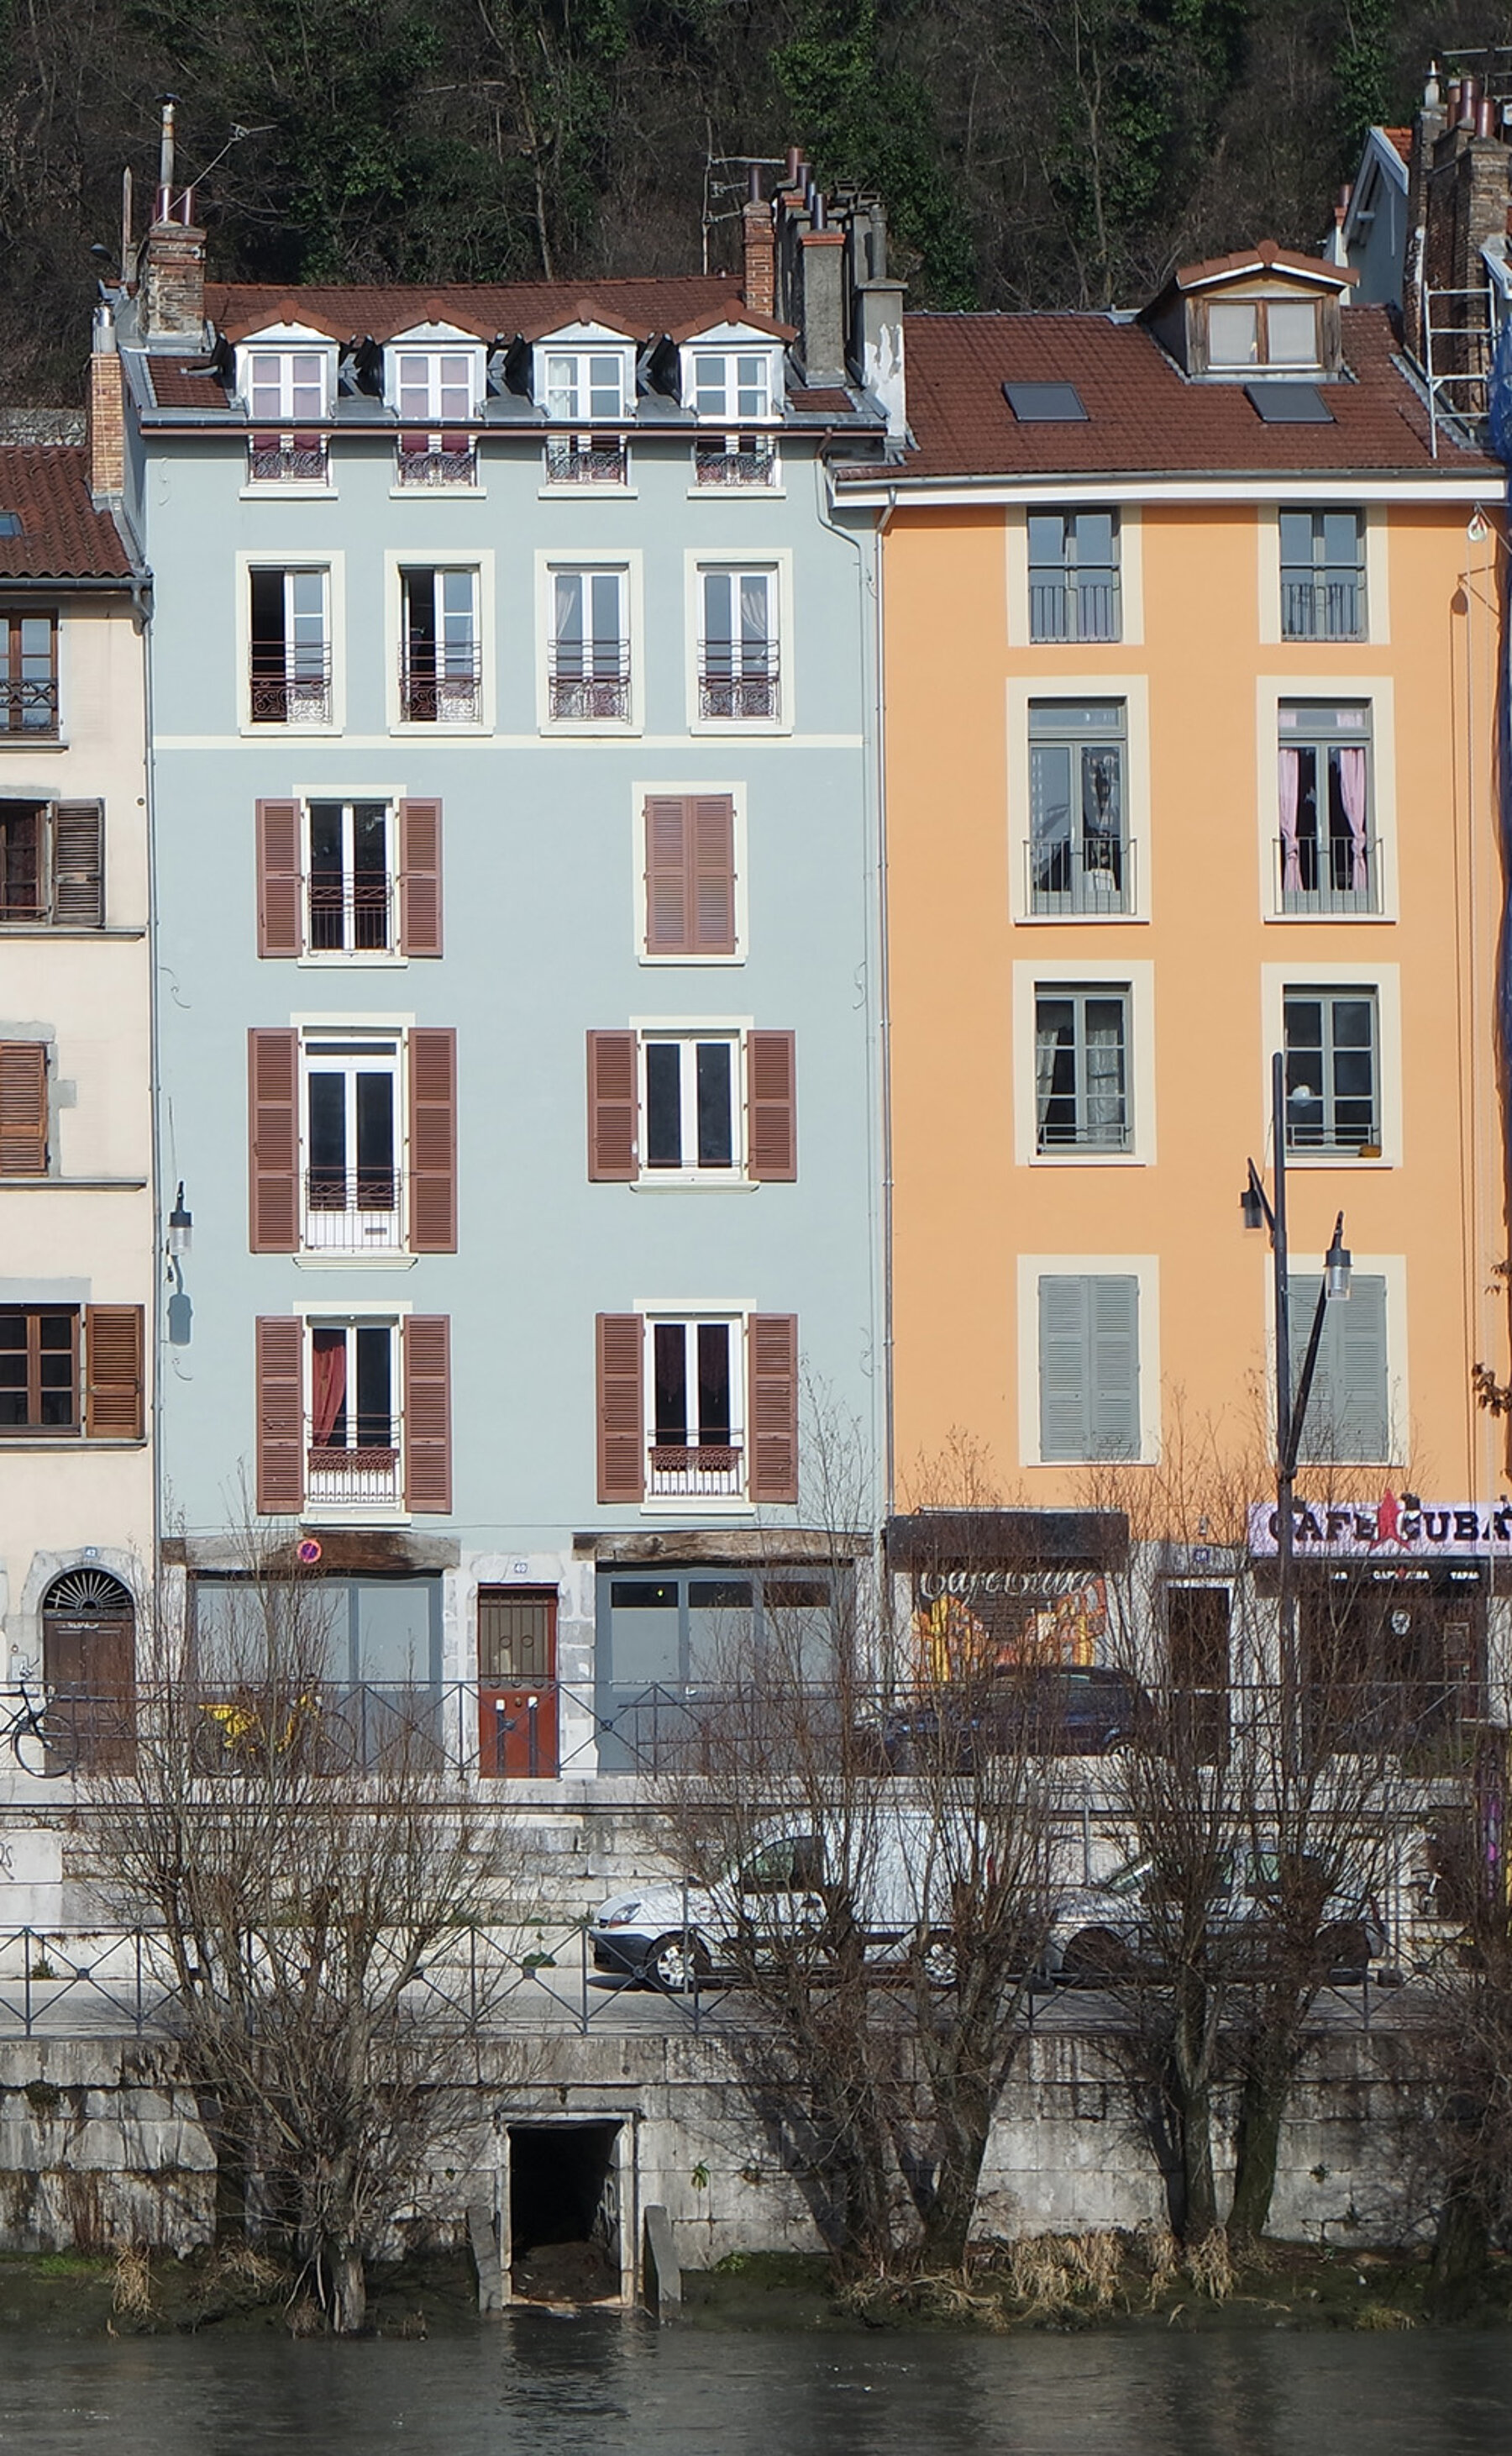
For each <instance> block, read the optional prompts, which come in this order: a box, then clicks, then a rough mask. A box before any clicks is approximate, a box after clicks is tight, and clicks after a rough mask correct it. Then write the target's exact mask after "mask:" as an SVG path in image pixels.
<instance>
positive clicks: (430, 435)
mask: <svg viewBox="0 0 1512 2456" xmlns="http://www.w3.org/2000/svg"><path fill="white" fill-rule="evenodd" d="M387 374H388V399H389V406H390V408H391V409H392V410H393V411H394V414H395V416H396V417H397V418H398V422H399V438H398V460H397V461H396V464H395V478H396V481H397V482H398V485H400V486H402V487H406V488H408V487H412V486H413V487H429V488H435V487H438V486H471V485H473V484H474V483H475V482H476V479H477V466H476V444H475V440H474V438H473V437H472V435H471V434H469V432H468V421H469V420H471V419H475V418H476V417H477V416H478V408H479V403H480V399H481V398H482V394H483V389H484V385H485V383H486V380H487V379H486V375H485V372H484V358H483V352H482V350H481V349H480V348H478V347H472V348H466V349H461V348H452V349H447V348H444V347H437V348H433V349H421V348H418V347H414V346H411V345H410V344H408V343H406V342H404V341H402V340H401V341H399V342H398V344H396V345H395V346H394V347H392V348H391V349H390V350H389V352H388V367H387Z"/></svg>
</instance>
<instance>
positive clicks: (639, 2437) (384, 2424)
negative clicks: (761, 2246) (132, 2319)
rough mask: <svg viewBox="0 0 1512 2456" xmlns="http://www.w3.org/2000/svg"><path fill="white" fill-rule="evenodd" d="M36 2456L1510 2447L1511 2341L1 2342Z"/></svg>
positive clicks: (842, 2455)
mask: <svg viewBox="0 0 1512 2456" xmlns="http://www.w3.org/2000/svg"><path fill="white" fill-rule="evenodd" d="M23 2448H24V2449H25V2450H26V2451H27V2456H92V2451H93V2450H95V2449H98V2450H99V2451H100V2456H106V2451H109V2456H269V2451H272V2450H277V2451H279V2456H285V2451H293V2450H296V2449H297V2450H300V2451H308V2456H372V2451H375V2450H385V2451H387V2450H393V2451H394V2456H485V2451H486V2456H693V2451H697V2456H999V2451H1000V2452H1001V2456H1319V2451H1320V2450H1321V2451H1326V2456H1492V2451H1495V2456H1508V2451H1509V2450H1512V2338H1509V2337H1507V2336H1506V2335H1505V2334H1502V2333H1500V2332H1498V2333H1495V2334H1484V2335H1481V2334H1476V2335H1471V2334H1459V2333H1454V2332H1444V2333H1441V2334H1440V2333H1435V2334H1428V2333H1427V2332H1424V2333H1422V2334H1420V2335H1419V2334H1413V2335H1400V2336H1367V2335H1338V2336H1297V2335H1292V2334H1289V2333H1288V2334H1279V2333H1277V2334H1275V2335H1269V2334H1257V2335H1247V2336H1234V2337H1214V2336H1207V2337H1195V2336H1194V2337H1181V2336H1172V2335H1168V2334H1163V2333H1162V2334H1158V2335H1157V2334H1154V2333H1151V2334H1149V2335H1146V2334H1144V2333H1140V2334H1137V2335H1129V2336H1122V2335H1087V2336H1077V2337H1056V2336H1039V2335H1033V2334H1028V2335H1024V2336H1015V2337H1013V2338H1011V2339H1008V2340H1003V2339H968V2338H961V2337H937V2336H929V2337H918V2336H912V2337H902V2336H891V2335H889V2336H888V2337H886V2338H882V2337H879V2336H876V2335H857V2336H855V2337H850V2336H840V2335H833V2334H828V2333H826V2334H822V2335H821V2334H807V2333H796V2332H792V2333H776V2332H773V2333H771V2334H765V2333H764V2334H754V2333H752V2334H733V2333H731V2334H717V2335H716V2334H713V2333H709V2332H705V2331H703V2330H693V2329H687V2330H679V2329H676V2328H668V2329H664V2330H662V2331H660V2332H658V2331H657V2330H655V2329H653V2328H651V2327H650V2326H649V2325H648V2324H647V2323H644V2322H643V2321H641V2320H638V2319H630V2320H622V2319H619V2318H617V2317H613V2316H610V2315H606V2314H602V2313H591V2314H584V2315H582V2317H580V2318H576V2319H561V2320H557V2319H552V2318H551V2317H549V2316H547V2315H545V2314H537V2313H525V2312H514V2313H511V2314H509V2315H508V2316H507V2317H506V2318H505V2319H504V2320H502V2321H501V2323H499V2324H498V2325H497V2326H490V2327H489V2328H487V2329H486V2330H480V2331H479V2332H478V2333H476V2334H469V2335H460V2336H453V2337H447V2338H432V2339H430V2340H429V2341H428V2342H426V2343H394V2342H385V2343H358V2344H351V2345H334V2344H331V2343H290V2342H288V2341H286V2340H283V2339H279V2338H276V2337H273V2336H269V2337H268V2338H266V2339H264V2338H259V2337H229V2336H227V2337H220V2338H217V2337H215V2334H214V2333H207V2334H205V2335H201V2336H198V2337H187V2338H164V2337H156V2338H150V2337H137V2338H128V2339H123V2340H120V2341H112V2340H111V2339H108V2338H107V2339H99V2338H69V2339H60V2338H58V2337H56V2336H51V2335H40V2334H36V2335H32V2334H20V2333H15V2334H7V2335H0V2450H4V2451H7V2456H9V2451H10V2450H12V2449H16V2450H20V2449H23Z"/></svg>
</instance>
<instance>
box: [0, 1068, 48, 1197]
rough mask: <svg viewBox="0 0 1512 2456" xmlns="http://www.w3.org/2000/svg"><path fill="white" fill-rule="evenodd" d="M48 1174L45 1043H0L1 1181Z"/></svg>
mask: <svg viewBox="0 0 1512 2456" xmlns="http://www.w3.org/2000/svg"><path fill="white" fill-rule="evenodd" d="M47 1173H48V1049H47V1042H46V1041H45V1040H0V1177H46V1175H47Z"/></svg>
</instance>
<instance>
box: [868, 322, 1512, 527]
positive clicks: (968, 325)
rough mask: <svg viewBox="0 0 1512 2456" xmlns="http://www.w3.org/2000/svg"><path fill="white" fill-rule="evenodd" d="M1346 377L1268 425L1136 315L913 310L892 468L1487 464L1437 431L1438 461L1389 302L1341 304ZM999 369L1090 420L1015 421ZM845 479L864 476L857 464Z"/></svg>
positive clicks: (927, 471)
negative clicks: (1399, 356) (1302, 416)
mask: <svg viewBox="0 0 1512 2456" xmlns="http://www.w3.org/2000/svg"><path fill="white" fill-rule="evenodd" d="M1343 328H1344V354H1345V358H1346V362H1347V364H1348V367H1349V370H1350V374H1351V375H1352V376H1353V378H1354V380H1353V381H1342V382H1331V383H1325V384H1322V385H1320V386H1319V387H1318V389H1319V391H1320V392H1321V395H1322V398H1323V399H1324V400H1325V401H1326V402H1327V404H1328V408H1329V410H1330V412H1331V417H1330V420H1329V422H1328V423H1327V424H1325V425H1272V424H1267V423H1266V421H1265V420H1262V419H1261V418H1260V417H1259V415H1258V414H1257V411H1256V409H1255V408H1254V406H1253V404H1252V403H1251V401H1250V400H1249V399H1248V397H1247V395H1246V391H1245V387H1244V385H1243V384H1242V383H1224V382H1213V381H1194V380H1192V379H1189V378H1188V377H1186V376H1184V375H1183V374H1182V373H1181V371H1180V369H1179V368H1178V367H1177V366H1175V364H1174V363H1173V361H1172V360H1171V359H1170V358H1168V357H1167V356H1166V354H1165V352H1164V351H1163V350H1162V349H1161V348H1160V346H1159V344H1158V342H1157V341H1156V340H1155V339H1154V337H1153V336H1152V335H1151V334H1150V333H1149V332H1148V331H1147V330H1146V328H1145V327H1144V325H1142V324H1139V323H1135V322H1134V321H1132V320H1124V319H1115V318H1114V317H1111V316H1105V315H1085V314H1078V315H1060V314H1045V315H1034V314H1027V315H975V316H964V315H919V316H909V317H906V318H905V334H906V347H907V353H908V370H909V425H910V426H911V427H912V429H913V432H914V435H915V437H916V439H917V442H918V447H919V448H918V450H917V451H916V452H910V453H909V454H908V455H907V457H906V459H905V460H904V461H903V463H902V465H901V468H899V469H898V471H897V473H896V475H897V477H898V478H899V479H900V480H901V481H902V482H903V483H904V484H907V483H908V482H909V481H910V480H912V479H918V478H950V477H963V478H965V477H975V478H1010V479H1011V478H1029V479H1033V478H1039V477H1047V478H1048V477H1057V476H1065V477H1097V476H1102V475H1107V476H1129V475H1134V474H1136V473H1138V474H1144V473H1150V474H1153V475H1154V474H1160V473H1167V474H1175V473H1176V472H1178V471H1179V472H1181V473H1183V474H1186V473H1191V474H1195V475H1201V476H1209V475H1216V474H1222V475H1247V474H1251V473H1264V472H1270V471H1275V472H1277V473H1280V472H1283V471H1290V472H1295V473H1296V474H1297V475H1298V476H1306V475H1307V474H1308V473H1309V472H1310V471H1312V470H1320V471H1327V470H1333V469H1337V470H1339V471H1344V470H1353V471H1360V472H1365V471H1379V472H1381V473H1385V472H1388V471H1389V472H1401V471H1411V470H1427V469H1430V468H1433V467H1434V466H1437V467H1438V468H1439V469H1440V470H1445V471H1453V472H1455V473H1457V474H1463V473H1464V472H1466V471H1474V470H1478V469H1482V468H1483V469H1484V470H1485V471H1486V472H1487V474H1488V477H1489V478H1491V479H1493V480H1494V481H1496V482H1498V483H1500V480H1501V472H1500V470H1499V469H1498V467H1497V464H1496V463H1495V462H1493V461H1488V460H1486V459H1484V458H1483V457H1482V456H1481V455H1480V454H1478V453H1472V452H1465V451H1461V450H1459V449H1458V448H1457V447H1456V446H1455V445H1453V444H1452V443H1450V442H1448V441H1446V440H1444V438H1443V437H1442V436H1441V435H1440V455H1439V460H1438V462H1437V463H1435V462H1434V461H1433V457H1432V454H1431V453H1430V451H1429V445H1428V414H1427V410H1426V408H1425V407H1424V405H1423V403H1422V402H1421V400H1420V398H1419V396H1418V394H1417V392H1416V391H1415V390H1414V388H1413V386H1412V384H1411V383H1410V381H1409V380H1408V379H1407V376H1406V375H1405V373H1404V372H1403V371H1402V369H1401V367H1400V365H1399V364H1398V363H1397V361H1396V355H1395V354H1396V347H1397V344H1396V338H1395V335H1394V333H1393V329H1392V324H1391V320H1390V317H1389V316H1388V315H1387V313H1386V311H1385V309H1384V308H1379V307H1351V308H1350V309H1349V310H1348V312H1347V313H1346V314H1345V316H1344V317H1343ZM1005 380H1007V381H1014V380H1018V381H1023V382H1027V383H1070V384H1074V386H1075V388H1076V391H1077V393H1078V394H1079V396H1080V398H1081V401H1082V404H1083V406H1084V408H1085V409H1086V412H1087V416H1086V418H1085V420H1075V421H1067V422H1065V423H1059V422H1045V423H1040V422H1037V421H1035V422H1020V421H1019V420H1015V418H1014V417H1013V415H1012V412H1011V410H1010V408H1009V406H1008V403H1007V401H1006V400H1005V399H1004V398H1003V384H1004V382H1005ZM840 474H841V475H843V476H844V477H846V478H848V480H849V481H851V482H861V481H867V480H868V479H873V480H874V478H875V474H876V473H875V471H874V470H871V471H868V470H867V469H865V468H863V467H853V468H851V469H849V470H847V471H844V472H842V473H840Z"/></svg>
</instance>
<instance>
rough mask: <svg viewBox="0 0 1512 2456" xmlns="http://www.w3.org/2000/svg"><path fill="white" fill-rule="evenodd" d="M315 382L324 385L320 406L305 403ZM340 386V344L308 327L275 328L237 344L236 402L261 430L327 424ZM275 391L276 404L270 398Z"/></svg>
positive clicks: (321, 389)
mask: <svg viewBox="0 0 1512 2456" xmlns="http://www.w3.org/2000/svg"><path fill="white" fill-rule="evenodd" d="M317 360H318V361H319V364H318V368H316V366H315V361H317ZM300 361H304V362H305V364H304V368H303V369H301V368H300V363H299V362H300ZM312 379H313V380H314V381H315V382H317V383H318V384H319V387H320V396H319V403H318V406H314V405H312V404H311V403H310V402H309V400H308V399H303V400H301V399H299V395H300V393H301V392H302V391H305V390H306V389H307V387H308V385H309V384H310V382H311V381H312ZM336 387H337V345H336V343H335V341H333V340H332V339H331V338H330V336H329V335H328V334H325V333H317V332H314V331H312V330H311V329H310V327H309V326H307V325H303V324H275V325H270V326H269V328H268V330H267V331H266V332H265V333H252V334H249V335H248V336H247V338H245V339H244V340H241V341H238V342H237V344H236V398H237V399H238V400H239V401H240V402H241V403H242V406H243V407H244V409H245V410H246V413H247V416H248V418H249V419H251V420H255V423H256V424H257V425H258V426H305V425H309V424H311V423H312V422H313V423H314V424H316V425H319V424H321V423H322V422H323V421H324V420H327V419H329V418H330V416H331V412H332V405H333V403H334V401H335V399H336ZM275 389H276V393H277V401H276V406H275V405H274V404H273V403H272V402H271V401H270V400H269V399H268V395H269V393H270V391H273V390H275ZM259 396H260V398H259Z"/></svg>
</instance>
